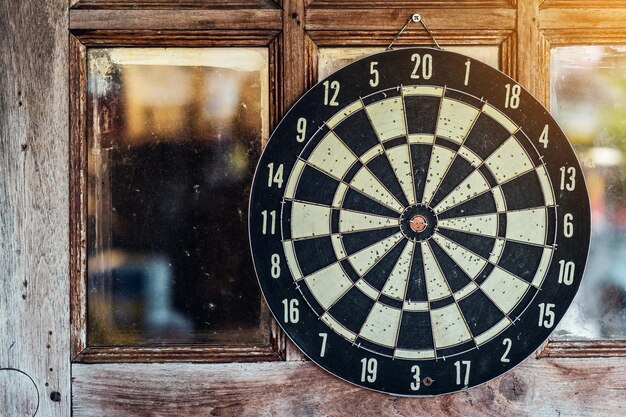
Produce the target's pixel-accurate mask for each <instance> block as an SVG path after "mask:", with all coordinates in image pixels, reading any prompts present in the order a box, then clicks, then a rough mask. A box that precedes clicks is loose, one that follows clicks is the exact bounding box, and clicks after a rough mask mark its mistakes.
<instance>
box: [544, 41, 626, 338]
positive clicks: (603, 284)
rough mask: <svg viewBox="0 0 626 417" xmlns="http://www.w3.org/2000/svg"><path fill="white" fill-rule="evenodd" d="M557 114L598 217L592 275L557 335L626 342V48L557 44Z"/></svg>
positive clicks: (553, 100)
mask: <svg viewBox="0 0 626 417" xmlns="http://www.w3.org/2000/svg"><path fill="white" fill-rule="evenodd" d="M550 111H551V113H552V114H553V116H554V117H555V118H556V120H557V121H558V122H559V123H560V125H561V127H562V128H563V130H564V131H565V133H566V135H567V136H568V138H569V140H570V141H571V142H572V143H573V144H574V148H575V149H576V153H577V154H578V157H579V159H580V162H581V165H582V166H583V169H584V171H585V172H584V173H585V179H586V182H587V188H588V190H589V198H590V200H591V214H592V235H591V247H590V250H589V259H588V261H587V268H586V270H585V275H584V278H583V281H582V284H581V287H580V290H579V292H578V294H577V296H576V298H575V299H574V303H573V304H572V307H571V308H570V310H569V311H568V313H567V314H566V316H565V317H564V319H563V321H562V322H561V324H560V325H559V327H558V328H557V329H556V331H555V338H557V339H566V340H584V339H624V338H626V164H625V159H626V158H625V157H626V46H624V45H622V46H567V47H556V48H553V49H552V50H551V52H550Z"/></svg>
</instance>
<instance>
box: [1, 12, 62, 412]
mask: <svg viewBox="0 0 626 417" xmlns="http://www.w3.org/2000/svg"><path fill="white" fill-rule="evenodd" d="M67 5H68V3H67V0H49V1H46V2H38V1H24V2H7V1H5V2H2V5H1V6H0V34H2V43H3V45H2V48H0V178H1V180H0V317H1V320H0V368H15V369H18V370H20V371H22V372H24V373H25V374H26V375H28V376H29V377H30V378H31V379H32V380H33V382H34V384H35V386H36V390H34V391H33V390H32V389H31V388H23V389H21V390H20V391H21V392H22V393H23V395H10V396H5V397H2V398H0V410H2V412H3V411H5V410H15V409H24V408H26V409H28V407H31V404H32V403H33V401H34V399H33V398H32V395H37V394H33V392H38V396H39V398H38V400H39V412H38V413H37V415H39V416H46V417H54V416H68V415H69V413H70V366H69V365H70V364H69V300H68V294H69V267H68V266H69V259H68V248H69V242H68V235H69V230H68V192H67V190H68V128H69V127H68V110H67V108H68V93H67V91H68V87H67V86H68V68H67V61H68V59H67V58H68V35H67V25H68V11H67ZM0 385H1V384H0ZM26 386H28V384H26V385H25V387H26ZM28 392H30V394H29V393H28ZM6 401H9V403H8V404H7V403H6ZM2 412H0V414H2ZM13 415H20V414H11V416H13Z"/></svg>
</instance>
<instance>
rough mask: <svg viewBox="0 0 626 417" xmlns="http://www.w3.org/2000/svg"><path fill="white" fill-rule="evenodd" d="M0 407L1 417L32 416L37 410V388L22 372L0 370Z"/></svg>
mask: <svg viewBox="0 0 626 417" xmlns="http://www.w3.org/2000/svg"><path fill="white" fill-rule="evenodd" d="M0 405H2V406H3V407H2V409H1V410H0V415H1V416H7V417H9V416H11V417H18V416H19V417H21V416H24V417H31V416H34V415H35V414H36V413H37V410H38V409H39V393H38V392H37V386H35V383H34V382H33V380H32V379H30V377H29V376H28V375H26V374H25V373H23V372H20V371H18V370H16V369H2V368H0Z"/></svg>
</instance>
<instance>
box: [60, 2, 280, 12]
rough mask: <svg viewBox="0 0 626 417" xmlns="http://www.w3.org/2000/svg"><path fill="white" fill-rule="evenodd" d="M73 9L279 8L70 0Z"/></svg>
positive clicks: (272, 5)
mask: <svg viewBox="0 0 626 417" xmlns="http://www.w3.org/2000/svg"><path fill="white" fill-rule="evenodd" d="M70 1H71V8H72V9H101V10H114V9H118V10H128V9H132V10H138V9H155V10H157V9H160V10H164V9H170V10H171V9H231V10H234V9H240V8H268V9H271V8H279V6H278V4H277V3H276V2H275V1H273V0H229V1H228V2H225V1H223V0H176V1H172V0H70Z"/></svg>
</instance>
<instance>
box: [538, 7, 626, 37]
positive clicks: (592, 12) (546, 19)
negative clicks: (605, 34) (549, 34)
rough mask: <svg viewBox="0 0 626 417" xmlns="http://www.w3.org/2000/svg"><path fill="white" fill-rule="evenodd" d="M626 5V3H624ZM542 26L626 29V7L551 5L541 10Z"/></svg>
mask: <svg viewBox="0 0 626 417" xmlns="http://www.w3.org/2000/svg"><path fill="white" fill-rule="evenodd" d="M623 6H626V5H623ZM539 21H540V28H541V29H542V30H546V29H578V30H581V31H586V30H589V29H591V30H597V29H600V28H601V29H602V30H607V29H609V30H610V29H620V30H622V31H626V7H614V8H605V7H599V5H598V6H597V7H596V8H575V9H570V8H557V7H550V8H544V9H541V10H540V13H539Z"/></svg>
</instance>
